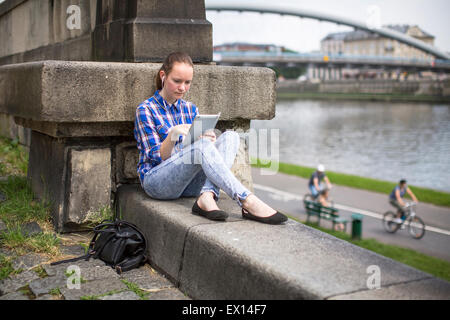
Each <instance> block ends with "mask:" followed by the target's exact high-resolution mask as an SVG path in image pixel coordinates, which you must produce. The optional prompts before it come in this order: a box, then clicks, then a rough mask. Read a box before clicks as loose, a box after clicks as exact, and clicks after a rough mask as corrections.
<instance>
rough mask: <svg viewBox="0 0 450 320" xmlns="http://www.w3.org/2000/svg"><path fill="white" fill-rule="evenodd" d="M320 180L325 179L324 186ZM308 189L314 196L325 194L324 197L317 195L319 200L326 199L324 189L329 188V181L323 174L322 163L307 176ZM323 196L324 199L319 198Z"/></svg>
mask: <svg viewBox="0 0 450 320" xmlns="http://www.w3.org/2000/svg"><path fill="white" fill-rule="evenodd" d="M322 181H325V183H326V186H324V185H323V183H322ZM308 187H309V191H311V194H312V196H313V197H314V198H317V197H319V195H321V194H322V195H325V196H326V197H319V201H320V202H322V201H324V200H326V198H327V193H326V192H325V193H324V191H325V190H326V189H331V183H330V180H329V179H328V177H327V176H326V174H325V167H324V166H323V165H322V164H319V165H318V166H317V170H316V171H314V172H313V174H312V175H311V178H309V184H308ZM321 198H325V199H321Z"/></svg>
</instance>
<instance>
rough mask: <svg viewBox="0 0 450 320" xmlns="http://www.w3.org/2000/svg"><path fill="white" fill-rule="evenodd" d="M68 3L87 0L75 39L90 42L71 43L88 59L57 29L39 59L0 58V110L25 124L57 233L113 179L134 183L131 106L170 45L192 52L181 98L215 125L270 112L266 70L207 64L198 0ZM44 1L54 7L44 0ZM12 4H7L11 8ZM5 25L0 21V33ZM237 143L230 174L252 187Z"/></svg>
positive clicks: (80, 216)
mask: <svg viewBox="0 0 450 320" xmlns="http://www.w3.org/2000/svg"><path fill="white" fill-rule="evenodd" d="M78 1H79V3H81V4H83V5H82V6H81V7H82V8H86V7H88V5H89V4H90V6H89V8H91V9H92V10H93V8H94V7H95V9H96V11H95V12H96V19H94V20H95V21H94V22H93V20H91V19H89V20H86V17H85V16H83V17H84V18H83V17H82V18H83V20H86V21H90V22H91V24H89V25H92V27H93V32H92V33H91V32H88V33H87V34H88V35H89V36H90V38H89V39H88V38H86V39H88V40H89V41H83V42H82V43H84V44H85V45H86V44H88V46H89V47H90V48H91V49H92V50H87V49H86V48H85V47H83V48H85V50H81V51H83V52H85V51H89V53H85V55H87V56H89V55H92V59H93V60H95V61H78V60H83V59H82V58H83V57H85V56H78V55H75V56H71V55H67V52H70V51H71V50H70V48H71V46H72V45H73V44H74V43H75V42H74V41H75V40H72V39H71V38H67V37H62V38H61V41H60V42H57V41H55V43H54V44H52V47H51V48H46V49H45V50H44V49H43V50H39V52H38V53H39V57H42V59H38V60H43V61H38V62H27V63H17V64H6V65H4V66H0V114H1V113H4V114H8V115H11V116H13V117H14V120H15V122H16V124H18V125H21V126H23V127H25V128H29V129H31V130H32V134H31V136H32V138H31V150H30V161H29V169H28V178H29V180H30V182H31V184H32V188H33V191H34V192H35V193H36V194H37V195H38V197H40V198H42V199H45V200H49V201H50V203H51V206H52V217H53V222H54V225H55V227H56V230H57V231H60V232H67V231H73V230H78V229H80V228H83V226H84V224H85V223H86V222H89V220H90V215H91V213H92V212H94V211H98V210H99V209H101V208H103V207H106V206H110V205H111V202H112V201H113V199H114V192H115V190H116V187H117V186H118V185H119V184H124V183H139V179H138V177H137V172H136V166H137V162H138V150H137V148H136V141H135V140H134V136H133V127H134V118H135V111H136V107H137V106H138V104H139V103H141V102H142V101H144V100H146V99H147V98H149V97H150V96H151V95H152V94H153V93H154V91H155V86H154V78H155V75H156V73H157V70H158V69H159V68H160V66H161V61H162V60H163V59H164V58H165V56H167V54H169V53H170V52H174V51H184V52H187V53H188V54H189V55H190V56H191V57H192V58H193V60H194V62H195V66H194V74H195V85H193V86H192V88H191V90H190V92H189V94H188V95H186V97H185V99H186V100H188V101H192V102H193V103H195V104H196V105H197V106H198V108H199V110H200V112H201V113H203V114H208V113H219V112H221V119H220V121H219V123H218V127H219V128H220V129H221V130H222V131H224V130H226V129H235V130H239V131H241V132H245V131H246V130H247V129H249V127H250V120H252V119H261V120H263V119H271V118H273V117H274V116H275V97H276V94H275V73H274V72H273V71H272V70H270V69H267V68H245V67H222V66H216V65H214V64H213V63H211V61H212V53H213V50H212V26H211V24H210V23H209V22H208V21H207V20H206V13H205V4H204V0H171V1H167V0H128V1H122V0H98V1H95V0H78ZM21 2H23V3H26V5H27V6H28V9H30V10H28V11H27V15H29V16H30V17H31V18H33V19H34V20H39V19H45V18H46V17H47V16H54V15H55V9H53V13H51V14H50V13H49V14H48V15H47V16H44V15H43V14H42V13H41V12H40V11H36V10H31V9H32V6H33V5H34V4H36V3H37V0H23V1H21ZM46 3H47V4H48V8H55V7H56V5H55V6H53V1H51V0H48V2H46ZM55 3H56V2H55ZM68 3H69V0H65V2H64V6H65V4H68ZM61 6H63V3H59V2H58V8H59V9H60V8H61ZM64 6H63V7H64ZM0 7H1V6H0ZM16 8H17V9H16ZM21 8H22V9H23V7H22V5H21V6H17V7H14V8H12V9H11V10H12V11H14V10H17V11H18V12H16V13H19V11H20V10H21ZM59 9H58V10H57V12H61V10H59ZM92 10H90V12H94V11H92ZM20 12H22V11H20ZM50 12H51V11H50ZM22 13H23V12H22ZM6 16H8V17H11V21H9V20H8V23H10V24H11V25H14V24H20V23H21V22H22V20H23V19H22V15H20V14H11V15H9V14H4V15H1V12H0V25H1V23H2V22H3V19H5V17H6ZM8 19H9V18H8ZM48 20H51V19H48ZM39 21H40V20H39ZM52 21H53V20H52ZM58 21H59V22H58V26H60V22H61V21H60V20H58ZM8 32H9V31H8V30H7V29H5V30H3V29H0V38H1V37H2V36H3V37H4V36H5V34H8ZM75 39H78V38H75ZM83 39H84V38H83ZM86 39H84V40H86ZM12 40H16V39H12ZM12 40H11V41H12ZM17 40H20V38H19V39H17ZM91 40H92V41H91ZM44 42H45V41H44ZM76 43H78V42H76ZM54 50H56V51H58V50H59V51H61V52H63V53H62V55H57V54H56V53H52V52H53V51H54ZM64 52H65V53H64ZM91 53H92V54H91ZM27 54H28V52H25V53H20V56H23V57H27ZM39 57H38V58H39ZM54 57H58V59H56V60H71V59H73V60H77V61H55V58H54ZM74 57H75V58H74ZM80 57H81V58H80ZM33 60H36V59H34V58H33ZM23 61H24V60H21V61H19V62H23ZM124 61H125V62H127V63H123V62H124ZM0 62H1V61H0ZM112 62H114V63H112ZM120 62H122V63H120ZM132 62H158V63H132ZM0 120H1V119H0ZM1 121H3V120H1ZM241 141H243V142H244V143H243V144H241V150H240V151H239V155H238V157H239V158H238V159H237V160H236V165H235V166H234V167H233V172H234V173H235V175H236V177H237V178H238V179H239V180H240V181H241V182H242V183H243V184H244V185H246V186H247V187H248V188H249V189H252V184H253V183H252V178H251V170H250V163H249V155H248V146H247V145H246V143H245V140H244V139H242V140H241Z"/></svg>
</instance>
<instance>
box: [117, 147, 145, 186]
mask: <svg viewBox="0 0 450 320" xmlns="http://www.w3.org/2000/svg"><path fill="white" fill-rule="evenodd" d="M115 153H116V156H115V158H116V170H115V172H116V181H117V183H139V177H138V175H137V163H138V161H139V150H138V149H137V147H136V141H135V140H134V141H129V142H123V143H121V144H119V145H117V146H116V149H115Z"/></svg>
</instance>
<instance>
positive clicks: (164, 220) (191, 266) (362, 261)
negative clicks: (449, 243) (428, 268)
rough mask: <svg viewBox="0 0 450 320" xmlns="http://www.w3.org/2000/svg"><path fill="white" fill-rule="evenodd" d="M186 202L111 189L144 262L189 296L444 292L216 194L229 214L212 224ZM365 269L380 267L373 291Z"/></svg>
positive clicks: (423, 277)
mask: <svg viewBox="0 0 450 320" xmlns="http://www.w3.org/2000/svg"><path fill="white" fill-rule="evenodd" d="M192 203H193V199H178V200H176V201H157V200H153V199H151V198H149V197H148V196H147V195H146V194H145V193H144V192H143V191H142V189H141V187H140V186H121V187H120V188H119V191H118V204H119V206H118V208H119V209H120V210H121V212H122V214H123V218H125V219H126V220H128V221H131V222H133V223H135V224H137V225H138V227H140V228H141V229H142V230H143V232H144V233H145V234H146V236H147V239H148V241H149V244H150V246H149V254H150V260H151V262H152V265H154V266H156V267H157V268H158V269H160V270H161V271H163V272H164V273H166V274H167V275H168V276H170V277H171V278H172V279H173V280H174V282H175V283H177V284H179V287H180V289H181V290H182V291H183V292H185V293H186V294H188V295H189V296H190V297H192V298H193V299H236V300H241V299H246V300H248V299H335V298H336V299H338V298H344V299H346V298H352V297H353V298H355V297H356V298H359V297H363V298H364V297H367V298H369V299H372V298H374V299H376V298H380V297H381V298H383V299H391V298H393V299H396V298H399V297H405V298H408V297H410V298H414V297H417V298H432V299H438V298H442V297H445V296H446V295H447V293H448V292H449V290H450V283H448V282H446V281H442V280H438V279H436V278H433V277H432V276H431V275H429V274H426V273H424V272H421V271H419V270H416V269H414V268H411V267H408V266H406V265H404V264H401V263H398V262H396V261H393V260H391V259H389V258H386V257H383V256H381V255H378V254H376V253H374V252H371V251H368V250H365V249H363V248H360V247H357V246H355V245H352V244H351V243H348V242H346V241H343V240H340V239H337V238H335V237H333V236H331V235H328V234H325V233H322V232H320V231H318V230H316V229H313V228H310V227H307V226H305V225H303V224H301V223H298V222H295V221H292V220H289V221H288V222H287V223H285V224H284V225H277V226H272V225H265V224H261V223H258V222H254V221H248V220H242V218H241V213H240V209H239V207H238V206H237V204H235V203H234V201H231V200H227V199H223V198H222V199H220V200H219V207H221V208H222V209H223V210H225V211H227V212H228V213H229V214H230V217H229V218H228V220H227V222H214V221H210V220H207V219H204V218H201V217H198V216H194V215H192V213H191V206H192ZM371 266H377V267H378V268H379V269H380V273H381V278H380V286H381V289H380V290H369V288H368V285H367V283H368V280H369V277H370V276H371V275H372V273H371V272H369V271H368V269H369V267H371ZM432 279H433V280H432ZM413 288H417V290H416V293H411V290H412V289H413ZM353 294H355V295H354V296H353Z"/></svg>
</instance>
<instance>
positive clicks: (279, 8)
mask: <svg viewBox="0 0 450 320" xmlns="http://www.w3.org/2000/svg"><path fill="white" fill-rule="evenodd" d="M205 7H206V10H210V11H219V12H220V11H238V12H246V11H247V12H259V13H273V14H279V15H290V16H296V17H300V18H310V19H315V20H319V21H327V22H333V23H336V24H339V25H346V26H350V27H354V28H355V29H360V30H364V31H368V32H371V33H375V34H379V35H380V36H382V37H386V38H389V39H393V40H397V41H399V42H401V43H405V44H407V45H410V46H412V47H414V48H417V49H419V50H422V51H424V52H426V53H428V54H431V55H433V56H435V57H436V58H437V59H442V60H450V55H449V54H448V53H446V52H443V51H441V50H439V49H437V48H436V47H434V46H431V45H429V44H426V43H424V42H422V41H420V40H417V39H415V38H413V37H410V36H408V35H405V34H403V33H400V32H398V31H395V30H392V29H388V28H371V27H369V26H368V25H367V24H365V23H362V22H359V21H355V20H352V19H347V18H343V17H339V16H335V15H330V14H324V13H321V12H314V11H311V10H305V9H302V8H299V7H298V6H295V5H291V4H279V3H276V4H267V3H252V4H250V3H246V4H242V2H241V1H228V0H215V1H207V2H206V4H205Z"/></svg>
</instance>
